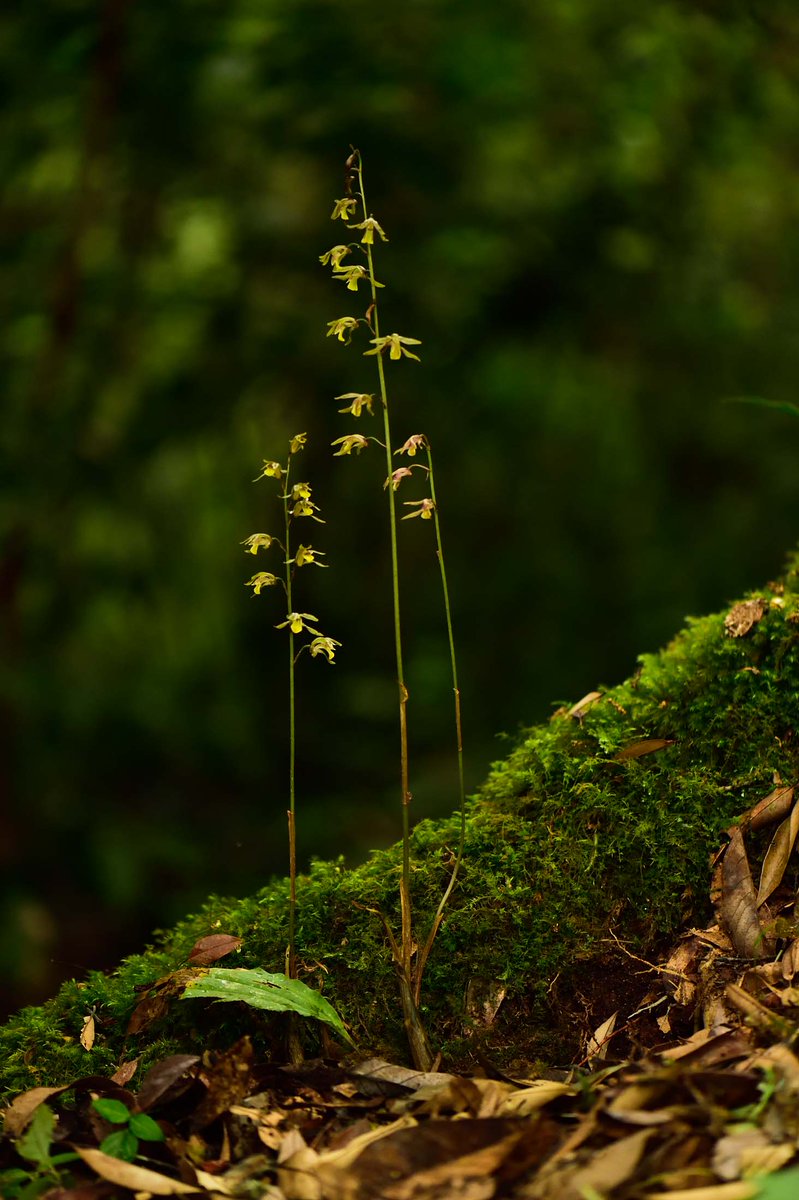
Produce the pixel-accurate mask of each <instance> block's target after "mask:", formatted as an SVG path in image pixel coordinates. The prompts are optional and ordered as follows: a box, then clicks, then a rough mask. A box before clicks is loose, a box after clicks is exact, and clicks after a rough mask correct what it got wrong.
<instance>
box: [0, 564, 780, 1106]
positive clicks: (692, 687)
mask: <svg viewBox="0 0 799 1200" xmlns="http://www.w3.org/2000/svg"><path fill="white" fill-rule="evenodd" d="M750 600H754V601H762V602H760V603H750V604H749V605H748V606H747V607H746V608H745V609H739V610H738V611H737V612H736V613H735V614H734V616H733V619H730V612H729V610H728V611H727V612H726V613H724V612H723V613H719V614H716V615H714V616H709V617H704V618H701V619H698V620H690V621H689V622H688V624H687V627H686V628H685V630H684V631H683V632H682V633H680V634H679V635H678V637H676V638H675V639H674V641H673V642H672V643H671V644H670V645H669V646H668V647H667V648H666V649H665V650H663V651H661V652H660V653H658V654H648V655H644V656H643V657H642V658H641V660H640V666H639V669H638V671H637V672H636V674H635V675H633V676H632V678H630V679H629V680H627V681H626V682H625V683H623V684H621V685H620V686H619V687H616V688H613V689H610V690H607V691H604V692H603V693H602V694H601V695H600V696H599V697H598V698H596V699H594V700H593V701H592V702H589V703H587V704H585V705H583V706H581V707H578V708H577V710H576V711H575V710H572V711H571V712H568V711H566V710H562V711H560V712H559V713H557V714H556V715H555V716H554V717H553V719H552V720H551V721H550V722H549V723H548V724H546V725H543V726H539V727H536V728H534V729H531V730H529V731H527V732H525V733H524V734H523V736H522V737H521V738H520V739H519V741H518V743H517V744H516V745H515V747H514V749H512V750H511V752H510V754H509V755H508V757H507V758H506V759H505V760H504V761H502V762H499V763H496V764H495V765H494V767H493V769H492V771H491V774H490V775H489V777H488V780H487V781H486V783H485V784H484V786H483V788H482V789H481V790H480V792H479V794H478V795H477V796H476V797H475V798H474V799H473V800H472V801H471V802H470V804H469V809H468V821H467V834H466V852H465V859H464V863H463V866H462V869H461V874H460V877H459V881H458V885H457V888H456V891H455V893H454V894H453V896H452V898H451V902H450V904H449V907H448V910H447V916H446V920H445V922H444V925H443V927H442V929H441V931H440V934H439V937H438V940H437V943H436V946H435V949H434V951H433V954H432V956H431V959H430V962H429V965H428V969H427V974H426V978H425V987H424V996H423V1013H424V1017H425V1020H426V1022H427V1026H428V1029H429V1032H430V1035H431V1038H432V1040H433V1041H434V1042H435V1043H437V1044H438V1045H439V1046H442V1047H443V1048H444V1050H445V1053H449V1056H450V1061H458V1059H461V1060H462V1059H463V1057H464V1051H465V1049H466V1048H468V1047H469V1046H470V1045H473V1044H474V1039H475V1038H477V1037H479V1036H480V1035H479V1031H476V1030H475V1029H474V1028H470V1018H469V1016H468V1014H467V1012H466V1011H465V1003H464V1002H465V996H466V993H467V989H468V988H469V985H470V982H472V981H475V980H482V981H495V982H499V983H502V984H503V986H504V987H506V989H507V1001H506V1003H505V1005H504V1006H503V1009H502V1010H501V1015H500V1019H499V1020H498V1022H497V1024H496V1025H495V1026H494V1029H493V1031H492V1034H491V1036H495V1037H496V1038H497V1039H504V1041H505V1042H506V1043H507V1044H510V1045H511V1047H512V1048H513V1049H514V1050H515V1051H516V1052H517V1053H521V1054H526V1055H528V1056H529V1055H538V1056H541V1055H543V1056H546V1055H547V1054H549V1055H552V1054H556V1053H558V1052H560V1053H562V1052H563V1044H564V1040H565V1041H566V1042H568V1037H569V1030H568V1029H564V1028H563V1022H562V1020H559V1019H558V1012H557V1009H558V1006H557V1005H555V1006H553V1005H552V1004H551V996H552V990H551V988H552V982H553V980H554V979H555V978H556V977H559V980H560V982H559V988H560V995H561V996H563V995H564V994H565V992H566V991H567V990H568V987H569V981H570V978H572V979H573V978H575V972H578V971H579V973H580V977H581V978H584V977H585V975H586V971H585V967H586V963H587V962H588V961H592V962H600V963H601V962H602V961H607V944H608V939H609V933H610V931H611V930H612V931H613V932H614V934H615V935H616V936H617V937H618V938H620V939H622V940H623V941H624V942H625V944H626V946H627V947H628V948H629V949H631V950H633V951H635V952H637V953H640V952H646V951H651V949H652V948H653V946H655V945H656V944H657V942H658V941H659V940H662V939H664V938H667V937H669V936H670V935H673V934H674V933H675V931H676V930H678V929H679V928H680V927H681V926H683V925H684V924H685V923H686V922H687V921H691V922H694V921H699V920H701V919H702V918H703V917H704V916H705V914H706V911H707V909H708V900H707V889H708V878H709V868H708V858H709V854H710V853H711V852H712V851H713V849H714V848H715V847H716V846H717V845H718V843H719V837H720V833H721V831H722V830H723V829H724V827H725V826H726V825H728V824H729V822H730V821H731V819H733V818H734V817H735V816H736V815H737V814H739V813H742V812H743V811H745V810H746V809H747V808H749V807H750V806H751V805H752V804H753V803H754V802H755V801H756V800H757V799H758V798H759V797H760V796H761V795H763V794H765V792H767V791H768V790H769V789H770V788H771V786H772V782H773V778H774V775H775V773H778V774H779V775H780V776H781V777H782V778H783V779H784V780H786V781H788V780H793V779H795V778H796V776H797V763H798V762H799V743H798V742H797V737H796V732H795V730H796V727H797V718H799V555H795V556H794V557H793V558H792V559H791V561H790V562H789V565H788V569H787V571H786V573H785V575H784V577H783V578H782V579H781V580H780V581H778V582H777V583H773V584H770V585H769V586H768V587H766V588H764V589H763V590H762V591H761V592H760V593H758V594H757V595H755V596H753V597H750ZM725 618H726V625H725ZM457 840H458V820H457V817H455V816H453V817H452V818H450V819H447V820H443V821H436V822H432V821H423V822H422V823H421V824H420V825H418V826H417V827H416V829H415V831H414V834H413V864H414V866H413V899H414V905H415V913H416V917H417V922H418V928H419V930H420V931H421V932H424V931H425V930H426V928H427V927H428V924H429V921H430V919H431V914H432V912H433V911H434V909H435V906H436V904H437V902H438V899H439V897H440V895H441V891H442V889H443V887H444V886H445V883H446V880H447V878H448V872H449V870H450V864H451V852H452V849H453V848H454V847H455V846H456V845H457ZM398 869H399V848H398V847H397V846H394V847H391V848H390V849H387V850H381V851H378V852H376V853H374V854H373V855H372V856H371V857H370V858H369V859H368V861H367V862H366V863H365V864H364V865H363V866H360V867H358V868H355V869H351V870H348V869H346V868H345V867H344V865H343V864H342V863H341V862H334V863H328V862H318V863H315V864H314V866H313V867H312V869H311V872H310V874H309V875H308V876H307V877H304V878H303V879H302V880H301V881H300V885H299V903H300V911H299V929H298V948H299V956H300V960H301V962H302V963H303V964H304V967H305V969H306V970H307V976H306V978H307V979H308V981H309V982H312V983H313V982H314V981H315V980H316V981H318V982H319V983H320V984H321V986H323V988H324V991H325V995H326V996H327V997H328V998H329V999H330V1000H331V1002H332V1003H333V1004H334V1005H336V1007H337V1008H338V1009H339V1011H340V1012H341V1013H342V1015H343V1016H344V1018H345V1019H346V1021H347V1022H348V1023H349V1025H350V1028H351V1029H352V1032H353V1036H354V1037H355V1039H356V1041H357V1042H358V1043H359V1044H360V1046H361V1047H362V1048H363V1049H369V1050H381V1051H383V1052H384V1053H385V1052H387V1053H391V1054H393V1055H394V1056H398V1055H399V1056H401V1055H402V1054H403V1052H404V1040H403V1032H402V1019H401V1013H400V1010H399V1004H398V1001H397V995H396V985H395V980H394V975H393V969H392V966H391V961H390V957H389V955H388V953H387V950H386V946H385V939H384V934H383V930H382V927H381V924H380V921H379V920H378V919H377V918H376V917H375V915H374V912H373V911H372V912H370V911H368V909H372V910H374V909H375V908H379V909H381V910H382V911H383V912H384V913H385V914H386V916H387V917H388V918H389V920H392V921H393V922H394V923H395V928H396V927H397V925H398V913H397V907H398V905H397V876H398ZM287 896H288V888H287V883H286V881H285V880H277V881H275V882H273V883H271V884H269V885H268V886H267V887H266V888H264V889H263V891H261V892H260V893H259V894H258V895H256V896H254V897H250V898H247V899H244V900H221V899H215V898H212V899H211V900H209V902H208V904H207V905H206V907H205V908H204V909H203V910H202V912H200V913H199V914H198V915H196V916H193V917H190V918H188V919H187V920H185V921H184V922H182V923H181V924H180V925H178V926H177V927H176V928H175V929H174V930H172V931H170V932H169V933H166V934H161V935H158V937H157V940H156V943H155V945H154V947H152V948H150V949H148V950H147V951H145V953H144V954H141V955H136V956H134V957H132V958H129V959H127V960H126V961H125V962H123V963H122V964H121V966H120V967H119V969H118V970H117V971H116V972H114V973H113V974H112V975H108V976H106V975H102V974H99V973H95V974H92V975H90V976H89V978H88V979H86V980H85V981H84V982H81V983H75V982H70V983H67V984H65V985H64V986H63V987H62V989H61V990H60V991H59V993H58V994H57V996H55V997H54V998H53V999H52V1000H50V1001H49V1002H48V1003H46V1004H44V1005H42V1006H41V1007H39V1008H29V1009H25V1010H23V1011H22V1012H21V1013H19V1014H18V1015H16V1016H15V1017H13V1018H12V1019H11V1020H10V1021H9V1022H8V1023H7V1024H6V1025H5V1026H4V1027H3V1028H2V1029H0V1088H2V1090H3V1091H4V1092H5V1093H8V1092H14V1091H18V1090H21V1089H22V1088H25V1087H30V1086H33V1085H35V1084H39V1083H60V1082H65V1081H66V1080H68V1079H70V1078H72V1077H74V1076H76V1075H85V1074H88V1073H94V1072H98V1071H108V1070H113V1069H114V1067H115V1066H116V1065H117V1064H118V1063H119V1062H120V1061H121V1060H123V1059H130V1058H134V1057H137V1056H140V1057H141V1059H142V1066H144V1065H146V1062H147V1061H152V1060H153V1059H154V1058H156V1057H158V1056H161V1055H163V1054H165V1053H169V1052H174V1051H175V1050H178V1049H183V1050H187V1049H196V1048H197V1046H198V1045H203V1046H210V1047H213V1046H223V1045H226V1044H229V1043H230V1042H231V1041H232V1040H233V1039H234V1038H235V1037H237V1036H240V1035H241V1033H242V1032H243V1031H245V1030H249V1031H250V1032H253V1031H255V1033H256V1036H259V1035H260V1036H261V1037H262V1038H268V1036H269V1033H270V1026H269V1024H268V1022H265V1021H264V1019H263V1018H262V1017H260V1016H259V1015H258V1014H254V1013H253V1012H251V1011H250V1010H244V1009H243V1008H239V1007H238V1006H236V1005H210V1004H208V1002H206V1001H185V1002H184V1001H174V1002H173V1003H172V1006H171V1008H170V1009H169V1011H168V1013H167V1015H166V1016H164V1017H162V1018H161V1019H159V1020H157V1021H155V1022H154V1023H153V1024H152V1025H150V1026H148V1027H147V1028H146V1029H145V1030H144V1031H142V1032H141V1033H139V1034H138V1035H135V1036H134V1035H126V1033H125V1030H126V1027H127V1023H128V1019H129V1017H130V1014H131V1012H132V1010H133V1008H134V1007H135V1005H136V1003H137V1000H138V999H139V998H140V996H141V995H142V991H141V989H142V987H144V985H149V984H152V983H153V982H154V981H156V980H158V979H159V978H160V977H163V976H165V975H167V974H169V973H170V972H171V971H173V970H175V969H176V968H178V967H181V966H184V965H185V964H186V960H187V956H188V953H189V950H190V949H191V947H192V946H193V945H194V943H195V942H196V941H197V940H198V939H199V938H201V937H204V936H206V935H208V934H210V933H213V932H220V931H221V932H225V933H230V934H236V935H238V936H240V937H241V938H243V945H242V948H241V950H240V951H239V952H238V957H237V959H236V963H235V965H239V966H256V965H261V966H265V967H266V968H267V969H270V970H280V969H282V964H283V957H284V950H285V944H286V933H287ZM365 906H366V907H365ZM228 961H231V960H228ZM593 976H594V977H595V978H596V976H597V972H593ZM600 978H601V977H600ZM137 989H139V990H137ZM92 1010H93V1011H94V1013H95V1021H96V1031H97V1036H96V1041H95V1045H94V1047H93V1049H91V1050H90V1051H87V1050H85V1049H84V1048H83V1047H82V1046H81V1045H80V1041H79V1034H80V1031H81V1027H82V1023H83V1017H84V1016H85V1015H86V1014H87V1013H89V1012H90V1011H92ZM503 1013H507V1016H504V1017H503V1016H502V1014H503ZM503 1021H504V1025H503ZM310 1036H311V1037H313V1036H315V1035H313V1034H312V1035H310ZM470 1038H471V1039H472V1040H471V1041H470Z"/></svg>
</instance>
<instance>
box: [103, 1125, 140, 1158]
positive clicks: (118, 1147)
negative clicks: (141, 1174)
mask: <svg viewBox="0 0 799 1200" xmlns="http://www.w3.org/2000/svg"><path fill="white" fill-rule="evenodd" d="M100 1149H101V1150H102V1152H103V1154H108V1155H109V1156H110V1157H111V1158H119V1159H121V1160H122V1162H133V1160H134V1158H135V1157H136V1155H137V1154H138V1153H139V1139H138V1138H137V1137H136V1135H135V1133H131V1131H130V1130H129V1129H116V1130H114V1132H113V1133H109V1135H108V1137H107V1138H103V1140H102V1141H101V1142H100Z"/></svg>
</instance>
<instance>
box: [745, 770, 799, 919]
mask: <svg viewBox="0 0 799 1200" xmlns="http://www.w3.org/2000/svg"><path fill="white" fill-rule="evenodd" d="M790 790H791V794H793V788H791V789H790ZM797 834H799V803H797V804H794V806H793V808H792V809H791V812H790V816H788V817H786V818H785V820H784V821H782V822H780V824H779V825H778V826H777V829H776V831H775V833H774V837H773V838H772V839H771V845H770V846H769V848H768V850H767V851H766V856H765V858H764V859H763V870H762V871H761V874H760V886H759V888H758V892H757V899H756V900H755V904H756V905H757V907H758V908H759V907H760V905H761V904H765V902H766V900H768V898H769V896H770V895H771V893H772V892H773V891H774V890H775V889H776V888H778V887H779V885H780V884H781V883H782V877H783V875H784V874H785V868H786V867H787V865H788V859H789V858H790V857H791V854H792V853H793V848H794V845H795V843H796V836H797Z"/></svg>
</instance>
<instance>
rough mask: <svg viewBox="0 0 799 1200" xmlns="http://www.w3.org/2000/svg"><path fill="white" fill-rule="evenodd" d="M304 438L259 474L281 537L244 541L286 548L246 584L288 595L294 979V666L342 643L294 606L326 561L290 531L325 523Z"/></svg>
mask: <svg viewBox="0 0 799 1200" xmlns="http://www.w3.org/2000/svg"><path fill="white" fill-rule="evenodd" d="M305 442H306V434H304V433H298V434H295V436H294V437H293V438H292V439H291V441H290V443H289V453H288V457H287V458H286V462H285V465H284V464H282V463H279V462H276V461H274V460H264V464H263V467H262V468H261V473H260V475H258V477H257V479H259V480H260V479H274V480H275V481H276V482H277V483H278V484H279V489H280V491H279V495H280V500H281V503H282V509H283V538H282V540H281V539H280V538H277V537H273V536H272V534H269V533H253V534H251V535H250V537H248V538H245V539H244V541H243V542H242V545H243V546H245V547H246V550H247V553H248V554H258V552H259V550H264V551H268V550H270V549H271V548H272V546H277V547H278V548H279V549H280V550H281V551H282V552H283V563H282V566H283V571H282V578H281V577H279V576H278V575H275V574H273V573H272V572H271V571H258V572H256V574H254V575H253V576H252V578H251V579H249V580H248V582H247V585H246V586H247V587H251V588H252V589H253V595H255V596H259V595H260V594H261V591H262V590H263V589H264V588H266V587H273V586H275V585H280V586H282V588H283V591H284V592H285V597H286V619H285V620H284V621H280V622H278V624H277V625H276V626H275V628H276V629H286V630H288V634H289V639H288V678H289V807H288V811H287V813H286V816H287V818H288V834H289V942H288V948H287V950H286V974H287V975H288V976H289V978H291V979H296V978H297V948H296V924H297V840H296V824H295V809H296V803H295V802H296V787H295V764H296V757H297V739H296V718H295V712H296V706H295V673H296V665H297V659H298V658H299V657H300V655H301V654H302V652H303V650H308V652H309V653H310V654H311V656H312V657H313V658H318V657H321V658H324V659H326V660H327V662H329V663H332V662H333V661H334V659H335V656H336V650H337V648H338V647H339V646H340V645H341V643H340V642H337V641H336V640H335V639H334V638H331V637H327V636H325V634H323V633H322V632H321V631H320V630H319V629H317V628H316V627H315V626H316V623H317V621H318V619H319V618H318V617H315V616H314V615H313V613H306V612H297V611H296V610H295V608H294V580H295V575H296V572H297V571H298V570H300V569H301V568H303V567H306V566H311V565H313V566H317V567H323V566H325V564H324V563H322V562H320V561H319V559H320V558H323V557H324V552H323V551H321V550H315V549H314V548H313V547H312V546H310V545H307V546H306V545H304V544H303V543H302V542H300V543H298V545H297V548H296V550H295V549H294V547H293V539H292V532H293V526H294V522H295V521H301V520H303V519H306V520H311V521H316V522H318V523H319V524H324V522H323V521H322V518H321V517H319V516H317V513H318V512H319V509H318V507H317V505H316V504H314V502H313V500H312V499H311V496H312V489H311V485H310V484H309V483H292V482H291V467H292V460H293V458H294V456H295V455H296V454H298V453H299V452H300V451H301V450H302V449H303V447H304V446H305ZM302 634H309V635H310V641H306V642H304V643H303V645H301V646H299V647H298V646H297V639H298V638H299V637H301V636H302Z"/></svg>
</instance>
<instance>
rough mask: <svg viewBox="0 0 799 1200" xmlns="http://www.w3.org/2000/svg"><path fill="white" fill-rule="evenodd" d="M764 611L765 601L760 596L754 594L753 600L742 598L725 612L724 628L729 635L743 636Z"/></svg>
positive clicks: (755, 623)
mask: <svg viewBox="0 0 799 1200" xmlns="http://www.w3.org/2000/svg"><path fill="white" fill-rule="evenodd" d="M765 611H766V602H765V600H764V599H763V597H762V596H756V597H755V598H754V600H743V601H742V602H741V603H740V604H736V605H735V607H734V608H731V609H730V611H729V612H728V613H727V615H726V617H725V618H724V629H725V630H726V632H727V634H728V635H729V636H730V637H735V638H738V637H745V636H746V634H747V633H748V632H749V630H750V629H752V627H753V626H755V625H757V623H758V621H759V620H760V618H761V617H762V616H763V613H764V612H765Z"/></svg>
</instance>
